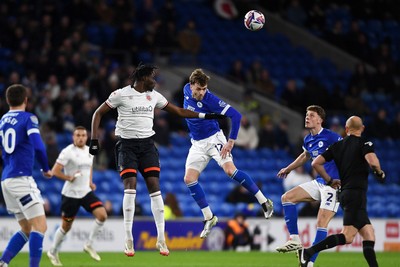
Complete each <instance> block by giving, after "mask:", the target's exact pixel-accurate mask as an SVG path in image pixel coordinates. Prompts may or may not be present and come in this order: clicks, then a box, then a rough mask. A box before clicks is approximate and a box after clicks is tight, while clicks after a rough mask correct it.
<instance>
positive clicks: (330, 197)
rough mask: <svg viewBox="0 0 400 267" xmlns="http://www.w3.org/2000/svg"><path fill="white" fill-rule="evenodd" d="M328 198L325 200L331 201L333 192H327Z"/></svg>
mask: <svg viewBox="0 0 400 267" xmlns="http://www.w3.org/2000/svg"><path fill="white" fill-rule="evenodd" d="M328 196H329V197H328V198H327V199H326V201H327V202H332V197H333V194H332V193H328Z"/></svg>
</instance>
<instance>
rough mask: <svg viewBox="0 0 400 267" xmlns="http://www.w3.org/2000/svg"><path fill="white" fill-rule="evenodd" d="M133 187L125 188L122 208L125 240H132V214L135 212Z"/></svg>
mask: <svg viewBox="0 0 400 267" xmlns="http://www.w3.org/2000/svg"><path fill="white" fill-rule="evenodd" d="M135 198H136V190H135V189H125V190H124V199H123V201H122V209H123V214H124V227H125V240H133V235H132V226H133V216H134V214H135Z"/></svg>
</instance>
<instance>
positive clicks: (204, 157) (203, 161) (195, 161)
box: [186, 130, 233, 172]
mask: <svg viewBox="0 0 400 267" xmlns="http://www.w3.org/2000/svg"><path fill="white" fill-rule="evenodd" d="M226 142H227V141H226V137H225V135H224V134H223V132H222V130H221V131H219V132H217V133H215V134H214V135H212V136H210V137H208V138H206V139H203V140H199V141H197V140H193V139H192V146H191V147H190V149H189V154H188V156H187V159H186V169H194V170H196V171H198V172H202V171H203V170H204V169H205V168H206V167H207V164H208V163H209V162H210V160H211V158H213V159H214V160H215V161H216V162H217V163H218V165H219V166H222V165H224V164H225V163H227V162H230V161H232V160H233V159H232V155H228V156H227V157H226V158H225V159H222V157H221V154H220V153H221V150H222V147H223V146H224V145H225V144H226Z"/></svg>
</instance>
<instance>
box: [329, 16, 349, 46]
mask: <svg viewBox="0 0 400 267" xmlns="http://www.w3.org/2000/svg"><path fill="white" fill-rule="evenodd" d="M326 40H327V41H328V42H329V43H330V44H332V45H334V46H336V47H338V48H340V49H346V39H345V33H344V32H343V23H342V21H341V20H337V21H335V23H334V25H333V28H332V29H330V31H328V32H327V33H326Z"/></svg>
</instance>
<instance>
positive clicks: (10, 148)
mask: <svg viewBox="0 0 400 267" xmlns="http://www.w3.org/2000/svg"><path fill="white" fill-rule="evenodd" d="M0 137H1V142H2V145H3V147H4V150H5V151H6V153H7V154H11V153H13V152H14V149H15V140H16V134H15V130H14V129H13V128H9V129H7V130H6V131H5V132H4V133H3V131H0Z"/></svg>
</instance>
